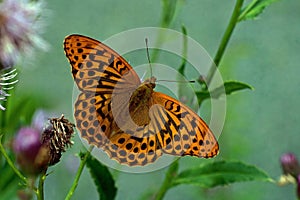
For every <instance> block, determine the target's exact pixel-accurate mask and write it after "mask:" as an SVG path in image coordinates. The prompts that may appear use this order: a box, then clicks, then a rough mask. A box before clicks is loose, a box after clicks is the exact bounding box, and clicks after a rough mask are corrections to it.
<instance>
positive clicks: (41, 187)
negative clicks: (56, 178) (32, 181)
mask: <svg viewBox="0 0 300 200" xmlns="http://www.w3.org/2000/svg"><path fill="white" fill-rule="evenodd" d="M46 173H47V169H45V170H43V171H42V173H41V175H40V179H39V185H38V188H37V191H36V195H37V199H38V200H43V199H44V183H45V180H46V177H47V174H46Z"/></svg>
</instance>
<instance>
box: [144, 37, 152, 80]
mask: <svg viewBox="0 0 300 200" xmlns="http://www.w3.org/2000/svg"><path fill="white" fill-rule="evenodd" d="M145 42H146V49H147V58H148V62H149V66H150V75H151V76H150V77H152V66H151V61H150V55H149V47H148V38H145Z"/></svg>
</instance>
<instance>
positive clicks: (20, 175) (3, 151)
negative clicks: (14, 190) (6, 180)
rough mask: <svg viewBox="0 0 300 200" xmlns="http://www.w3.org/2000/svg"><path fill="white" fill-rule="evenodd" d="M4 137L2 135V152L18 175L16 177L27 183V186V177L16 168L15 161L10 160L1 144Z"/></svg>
mask: <svg viewBox="0 0 300 200" xmlns="http://www.w3.org/2000/svg"><path fill="white" fill-rule="evenodd" d="M2 136H3V135H0V151H1V153H2V154H3V156H4V158H5V159H6V162H7V163H8V165H9V166H10V167H11V168H12V170H13V171H14V172H15V173H16V175H17V176H18V177H19V178H20V179H21V180H22V181H24V182H25V184H26V185H27V178H26V177H25V176H23V175H22V173H21V172H20V171H19V170H18V169H17V168H16V166H15V165H14V163H13V161H12V160H11V159H10V157H9V156H8V155H7V153H6V151H5V149H4V147H3V145H2V143H1V139H2Z"/></svg>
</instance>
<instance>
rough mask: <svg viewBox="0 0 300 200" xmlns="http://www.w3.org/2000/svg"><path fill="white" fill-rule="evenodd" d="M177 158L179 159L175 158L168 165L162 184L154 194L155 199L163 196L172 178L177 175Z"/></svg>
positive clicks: (157, 199)
mask: <svg viewBox="0 0 300 200" xmlns="http://www.w3.org/2000/svg"><path fill="white" fill-rule="evenodd" d="M178 160H179V159H177V160H175V161H174V162H173V163H172V164H171V166H170V167H169V169H168V171H167V173H166V176H165V180H164V182H163V184H162V186H161V187H160V189H159V191H158V193H157V194H156V197H155V200H162V199H163V197H164V196H165V194H166V192H167V191H168V189H169V188H170V187H171V185H172V180H173V178H175V177H176V175H177V171H178Z"/></svg>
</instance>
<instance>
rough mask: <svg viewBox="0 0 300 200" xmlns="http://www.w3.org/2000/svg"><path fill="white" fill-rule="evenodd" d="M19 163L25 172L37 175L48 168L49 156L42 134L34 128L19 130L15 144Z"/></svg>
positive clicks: (14, 147)
mask: <svg viewBox="0 0 300 200" xmlns="http://www.w3.org/2000/svg"><path fill="white" fill-rule="evenodd" d="M13 149H14V152H15V154H16V157H17V162H18V164H19V166H20V168H21V169H22V171H23V172H25V173H26V174H29V175H37V174H39V173H40V172H41V171H42V170H44V169H45V168H47V166H48V160H49V156H48V153H47V149H44V147H43V145H42V143H41V132H40V131H39V130H37V129H35V128H32V127H24V128H21V129H20V130H19V132H18V133H17V136H16V137H15V140H14V142H13Z"/></svg>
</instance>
